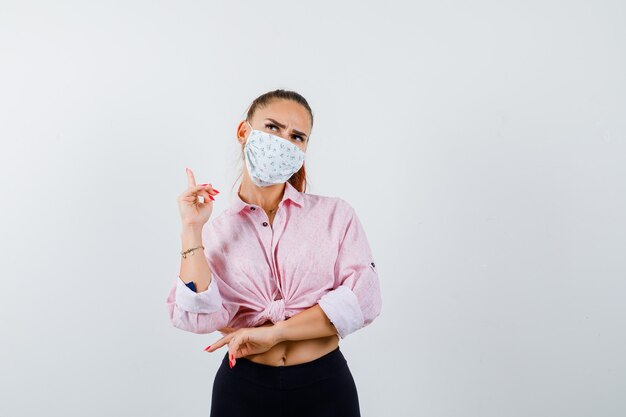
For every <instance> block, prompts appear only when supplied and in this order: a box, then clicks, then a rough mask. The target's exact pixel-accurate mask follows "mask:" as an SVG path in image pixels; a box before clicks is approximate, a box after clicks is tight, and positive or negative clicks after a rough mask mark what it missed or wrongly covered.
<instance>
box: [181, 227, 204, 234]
mask: <svg viewBox="0 0 626 417" xmlns="http://www.w3.org/2000/svg"><path fill="white" fill-rule="evenodd" d="M202 228H203V225H198V224H184V225H183V226H182V229H181V234H182V235H187V236H198V235H202Z"/></svg>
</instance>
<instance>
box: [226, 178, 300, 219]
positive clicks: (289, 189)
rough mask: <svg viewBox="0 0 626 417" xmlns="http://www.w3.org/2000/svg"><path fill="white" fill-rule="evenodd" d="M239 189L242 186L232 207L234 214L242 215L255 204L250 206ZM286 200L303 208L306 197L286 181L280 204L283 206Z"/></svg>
mask: <svg viewBox="0 0 626 417" xmlns="http://www.w3.org/2000/svg"><path fill="white" fill-rule="evenodd" d="M239 189H241V185H239V188H238V189H237V192H236V193H235V197H234V200H233V202H232V204H231V206H230V209H231V211H232V213H234V214H237V213H240V212H241V211H242V210H243V209H245V208H246V207H251V206H253V204H248V203H246V202H245V201H243V200H242V199H241V197H239ZM285 200H291V201H293V202H294V203H296V204H297V205H298V206H300V207H302V206H303V204H304V196H303V195H302V193H301V192H300V191H298V190H297V189H296V187H294V186H293V185H291V183H290V182H289V181H285V191H284V192H283V198H282V200H280V203H279V205H280V204H283V202H284V201H285Z"/></svg>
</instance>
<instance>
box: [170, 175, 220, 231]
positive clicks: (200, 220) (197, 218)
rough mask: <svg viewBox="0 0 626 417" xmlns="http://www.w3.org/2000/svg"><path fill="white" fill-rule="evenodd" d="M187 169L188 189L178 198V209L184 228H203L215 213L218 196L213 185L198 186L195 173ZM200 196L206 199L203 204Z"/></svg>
mask: <svg viewBox="0 0 626 417" xmlns="http://www.w3.org/2000/svg"><path fill="white" fill-rule="evenodd" d="M186 169H187V189H186V190H185V191H183V193H182V194H181V195H180V196H178V208H179V210H180V219H181V222H182V226H183V227H198V228H200V229H201V228H202V227H203V226H204V224H205V223H206V222H207V221H209V218H210V217H211V213H212V212H213V200H215V199H214V198H213V196H214V195H216V194H218V193H219V191H217V190H216V189H215V188H213V186H212V185H211V184H200V185H196V179H195V178H194V176H193V172H191V170H190V169H189V168H186ZM199 196H202V197H203V198H204V203H201V202H200V200H199V198H198V197H199Z"/></svg>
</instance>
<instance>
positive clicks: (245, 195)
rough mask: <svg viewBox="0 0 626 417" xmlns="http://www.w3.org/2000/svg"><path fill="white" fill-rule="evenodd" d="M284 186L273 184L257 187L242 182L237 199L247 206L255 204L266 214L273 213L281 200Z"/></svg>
mask: <svg viewBox="0 0 626 417" xmlns="http://www.w3.org/2000/svg"><path fill="white" fill-rule="evenodd" d="M284 192H285V184H275V185H270V186H269V187H258V186H257V185H256V184H253V183H252V182H251V181H245V180H244V181H242V182H241V185H240V186H239V190H238V194H239V197H240V198H241V199H242V200H243V201H245V202H246V203H248V204H255V205H257V206H260V207H262V208H263V210H265V211H268V212H270V211H271V212H273V211H275V210H276V208H277V207H278V203H280V201H281V200H282V198H283V193H284Z"/></svg>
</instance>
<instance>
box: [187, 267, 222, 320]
mask: <svg viewBox="0 0 626 417" xmlns="http://www.w3.org/2000/svg"><path fill="white" fill-rule="evenodd" d="M176 304H177V305H178V306H179V307H180V308H182V309H183V310H185V311H188V312H190V313H214V312H216V311H219V310H220V309H221V308H222V296H221V294H220V292H219V288H218V287H217V284H216V282H215V277H211V283H210V284H209V288H208V289H207V290H206V291H202V292H195V291H194V290H192V289H191V288H189V287H188V286H187V284H185V281H183V280H182V279H181V278H180V276H179V277H178V281H177V282H176Z"/></svg>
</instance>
